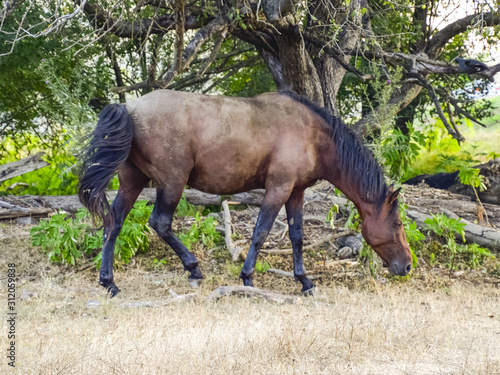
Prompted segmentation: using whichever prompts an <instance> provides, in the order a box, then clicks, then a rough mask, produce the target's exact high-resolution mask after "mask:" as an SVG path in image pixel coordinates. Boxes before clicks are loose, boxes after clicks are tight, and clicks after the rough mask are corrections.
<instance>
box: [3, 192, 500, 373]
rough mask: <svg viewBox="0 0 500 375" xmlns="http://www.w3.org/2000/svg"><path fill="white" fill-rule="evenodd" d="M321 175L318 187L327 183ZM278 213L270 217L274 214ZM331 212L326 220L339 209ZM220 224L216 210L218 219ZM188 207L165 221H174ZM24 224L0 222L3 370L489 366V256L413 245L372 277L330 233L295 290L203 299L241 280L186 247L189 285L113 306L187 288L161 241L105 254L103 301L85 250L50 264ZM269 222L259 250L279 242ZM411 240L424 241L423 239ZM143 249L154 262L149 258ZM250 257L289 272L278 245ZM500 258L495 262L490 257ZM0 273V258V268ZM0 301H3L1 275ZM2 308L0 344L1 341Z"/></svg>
mask: <svg viewBox="0 0 500 375" xmlns="http://www.w3.org/2000/svg"><path fill="white" fill-rule="evenodd" d="M329 189H330V188H329V187H327V186H320V187H319V189H318V191H319V192H320V194H323V193H324V194H326V195H327V194H330V193H331V191H330V190H329ZM329 208H330V207H329V203H328V202H327V201H326V200H324V199H318V200H317V201H313V202H310V203H308V204H307V205H306V207H305V217H306V225H305V237H306V245H307V244H311V243H314V242H315V241H317V240H320V239H323V238H324V237H325V236H328V235H330V234H331V233H332V229H331V228H330V224H329V223H325V220H324V218H325V215H326V212H327V211H328V210H329ZM256 215H257V209H255V208H246V209H244V210H242V211H232V221H233V223H234V224H235V225H234V228H233V230H234V231H235V233H236V235H237V238H235V242H238V243H239V245H240V246H242V247H244V248H245V246H249V241H248V239H249V238H250V236H251V232H252V230H253V225H254V221H255V218H256ZM278 219H279V221H284V218H283V216H281V217H279V218H278ZM342 220H344V219H342V218H341V217H339V222H338V224H339V225H340V223H341V222H342ZM220 222H221V223H222V220H220ZM191 223H192V219H189V218H185V219H183V220H177V221H176V222H175V226H176V228H175V229H176V230H177V231H180V230H185V229H187V228H189V227H190V225H191ZM29 228H30V226H23V225H18V224H9V223H3V224H1V225H0V269H2V270H6V269H7V264H8V263H15V264H16V272H17V275H18V277H19V278H18V282H17V285H16V289H17V290H16V296H17V301H16V302H17V305H16V307H17V312H18V323H17V338H18V341H17V357H16V363H17V367H16V368H15V369H14V370H12V369H10V368H8V367H7V366H6V360H5V359H3V358H2V361H1V362H0V373H2V374H3V373H16V374H98V373H105V372H106V373H115V374H249V373H254V374H370V375H376V374H383V375H390V374H412V375H413V374H426V375H427V374H488V375H490V374H491V375H493V374H495V375H498V374H499V373H500V275H499V273H495V272H492V270H494V268H495V267H497V266H498V265H497V263H495V262H491V263H488V264H486V265H484V266H482V267H480V268H478V269H477V270H470V269H468V268H467V267H462V269H460V270H457V271H454V272H451V273H450V272H449V271H448V270H447V269H446V268H445V267H439V266H435V267H430V266H429V265H427V264H426V262H425V260H424V258H422V259H421V261H420V264H419V267H418V268H417V269H416V270H415V271H413V273H412V275H411V277H409V278H405V279H402V278H394V277H390V276H389V275H388V274H387V273H386V272H385V271H384V269H382V268H380V269H379V270H378V274H377V276H376V277H375V278H373V277H371V276H370V272H369V270H368V268H367V267H366V266H365V265H364V264H361V263H360V262H359V261H357V260H356V259H347V260H339V258H338V255H337V249H336V248H335V246H333V245H334V244H331V243H329V242H325V243H323V244H322V245H321V246H319V247H317V248H314V249H313V250H310V251H307V252H306V254H305V262H306V266H307V269H308V270H309V273H310V274H312V275H315V276H317V277H319V278H318V279H317V280H315V282H316V283H317V285H318V286H319V287H318V293H317V295H316V296H315V297H313V298H305V297H301V298H300V302H299V303H295V304H284V305H280V304H275V303H270V302H267V301H264V300H261V299H254V298H239V297H227V298H224V299H222V300H220V301H219V302H217V303H214V302H207V301H205V300H204V298H203V297H204V296H207V295H209V294H210V293H211V292H212V291H214V290H215V289H216V288H217V287H219V286H221V285H240V280H239V279H238V275H239V270H240V268H239V267H241V263H240V262H232V261H231V260H230V256H229V254H228V252H227V250H226V249H225V247H224V246H223V244H220V246H218V247H215V248H213V249H206V248H203V247H201V246H200V247H196V248H195V249H194V251H195V253H196V255H197V256H198V258H199V259H200V264H201V268H202V271H203V272H204V275H205V280H204V283H203V284H202V286H201V288H200V289H198V290H197V291H198V295H199V297H198V298H195V299H194V300H193V301H191V302H181V303H176V304H173V305H169V306H162V307H155V308H147V307H129V308H127V307H124V305H125V304H129V303H130V302H134V301H135V302H155V301H164V300H166V299H170V298H171V297H170V293H169V290H173V291H175V292H176V293H178V294H186V293H193V292H194V291H195V290H194V289H193V288H192V287H191V286H190V285H189V284H188V282H187V275H186V274H185V273H184V272H183V271H182V266H181V265H180V262H179V260H178V259H177V258H176V257H175V255H174V254H173V252H172V251H171V250H170V249H166V246H164V245H163V243H162V242H161V241H160V240H159V239H157V238H152V239H151V246H150V251H149V252H148V253H146V254H140V255H138V256H137V257H135V258H134V259H133V260H132V262H131V264H130V265H127V266H125V265H121V266H118V269H117V271H116V273H115V280H116V282H117V284H118V286H119V287H120V288H121V290H122V292H121V293H120V294H119V295H118V297H116V298H114V299H112V300H110V299H108V298H107V296H106V295H105V294H104V291H103V290H102V289H101V288H100V287H98V286H97V278H98V274H97V271H96V270H95V268H94V267H92V266H91V263H90V262H87V263H85V262H84V263H82V264H81V266H80V269H79V270H74V269H71V268H69V267H64V266H58V265H53V264H50V263H49V262H48V261H47V259H46V255H45V254H41V253H40V252H39V250H38V249H35V248H33V247H32V246H31V244H30V240H29V237H28V234H29ZM289 247H290V243H289V240H288V236H287V233H286V232H285V226H284V225H282V224H280V223H279V222H278V223H277V224H275V226H274V227H273V230H272V232H271V235H270V237H269V239H268V241H267V243H266V245H265V248H267V249H279V248H289ZM423 251H424V250H423ZM154 259H157V260H164V261H165V264H163V263H162V264H160V265H158V263H154ZM260 261H261V262H267V263H268V264H269V265H270V266H271V267H273V268H276V269H281V270H286V271H290V270H291V269H292V264H291V256H290V255H288V256H283V255H263V256H261V258H260ZM499 270H500V268H499ZM0 280H1V282H2V285H4V286H5V284H6V271H4V273H3V274H1V275H0ZM254 280H255V286H256V287H259V288H262V289H266V290H270V291H273V292H279V293H284V294H292V295H299V292H300V285H299V284H297V283H295V282H294V280H293V278H291V277H287V276H282V275H278V274H273V273H269V272H268V273H264V274H262V273H257V274H256V275H255V278H254ZM0 300H2V301H5V302H4V303H5V306H6V295H5V287H2V289H1V295H0ZM6 333H7V323H6V319H2V325H1V331H0V347H1V348H5V347H7V334H6Z"/></svg>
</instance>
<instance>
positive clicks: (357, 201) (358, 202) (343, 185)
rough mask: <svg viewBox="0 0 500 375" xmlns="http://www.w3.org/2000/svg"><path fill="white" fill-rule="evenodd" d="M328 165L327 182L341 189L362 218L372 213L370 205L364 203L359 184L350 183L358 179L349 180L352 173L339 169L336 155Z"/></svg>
mask: <svg viewBox="0 0 500 375" xmlns="http://www.w3.org/2000/svg"><path fill="white" fill-rule="evenodd" d="M326 163H327V164H328V165H326V166H325V170H327V171H328V173H327V176H326V178H325V179H326V180H327V181H328V182H330V183H331V184H332V185H334V186H335V187H336V188H337V189H339V190H340V191H341V192H342V193H343V194H344V195H345V196H346V197H347V199H349V200H350V201H351V202H352V203H354V206H356V209H357V210H358V212H359V214H360V215H361V217H363V216H365V213H368V212H370V203H367V202H364V201H363V199H362V198H361V193H360V192H359V184H356V183H349V181H355V180H356V178H355V177H354V178H349V177H350V176H349V175H348V174H349V173H352V172H351V171H349V170H347V171H341V170H340V169H339V168H338V163H336V160H335V155H331V157H330V158H329V160H328V161H326Z"/></svg>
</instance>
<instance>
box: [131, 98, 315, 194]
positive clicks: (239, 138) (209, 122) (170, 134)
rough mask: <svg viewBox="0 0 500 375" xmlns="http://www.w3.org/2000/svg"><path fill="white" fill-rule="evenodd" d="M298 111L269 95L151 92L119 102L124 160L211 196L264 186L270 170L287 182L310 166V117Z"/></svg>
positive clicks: (290, 103) (292, 104)
mask: <svg viewBox="0 0 500 375" xmlns="http://www.w3.org/2000/svg"><path fill="white" fill-rule="evenodd" d="M304 108H305V107H304V106H302V105H301V104H300V103H296V102H294V101H293V99H291V98H288V97H286V96H283V95H280V94H276V93H268V94H262V95H258V96H256V97H253V98H233V97H224V96H208V95H201V94H193V93H185V92H178V91H169V90H159V91H155V92H153V93H150V94H147V95H145V96H143V97H140V98H138V99H135V100H133V101H131V102H129V103H127V109H128V110H129V113H130V114H131V115H132V117H133V119H134V124H135V128H136V129H135V130H136V131H135V138H134V143H133V150H132V151H133V152H132V153H131V158H132V161H133V162H134V163H135V164H136V165H138V166H139V168H140V169H142V170H144V172H145V173H146V174H147V175H149V176H150V177H151V178H152V179H153V180H157V181H159V182H160V183H161V182H162V181H163V179H164V180H165V181H166V180H168V179H171V178H172V175H173V174H176V175H178V176H179V177H178V178H179V179H182V178H187V179H188V181H185V182H184V183H186V182H187V183H188V184H189V185H190V186H192V187H195V188H198V189H200V190H203V191H207V192H213V193H219V194H230V193H235V192H239V191H245V190H249V189H253V188H261V187H265V183H266V179H267V176H268V174H269V170H270V168H271V170H281V171H282V173H287V174H288V175H291V176H292V177H293V174H296V173H298V171H296V170H295V169H298V168H299V167H300V168H301V169H302V170H303V171H302V172H301V173H302V174H303V173H304V169H305V170H306V172H307V169H311V168H313V166H314V164H315V162H316V159H317V155H316V149H315V145H314V143H315V142H316V138H317V136H318V134H317V133H318V132H317V129H316V128H315V127H314V126H313V125H312V124H311V122H314V120H315V117H314V115H313V114H312V113H311V111H307V110H304ZM162 172H165V174H164V175H162ZM182 172H184V173H187V174H188V176H183V175H182ZM153 175H154V176H153Z"/></svg>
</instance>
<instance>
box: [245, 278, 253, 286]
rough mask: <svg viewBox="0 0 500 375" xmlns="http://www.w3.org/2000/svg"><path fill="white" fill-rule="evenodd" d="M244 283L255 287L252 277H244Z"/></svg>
mask: <svg viewBox="0 0 500 375" xmlns="http://www.w3.org/2000/svg"><path fill="white" fill-rule="evenodd" d="M243 285H244V286H251V287H252V288H253V281H252V279H251V278H243Z"/></svg>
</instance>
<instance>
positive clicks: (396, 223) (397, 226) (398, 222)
mask: <svg viewBox="0 0 500 375" xmlns="http://www.w3.org/2000/svg"><path fill="white" fill-rule="evenodd" d="M402 225H403V223H402V222H400V221H396V222H394V226H395V227H396V228H401V227H402Z"/></svg>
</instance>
